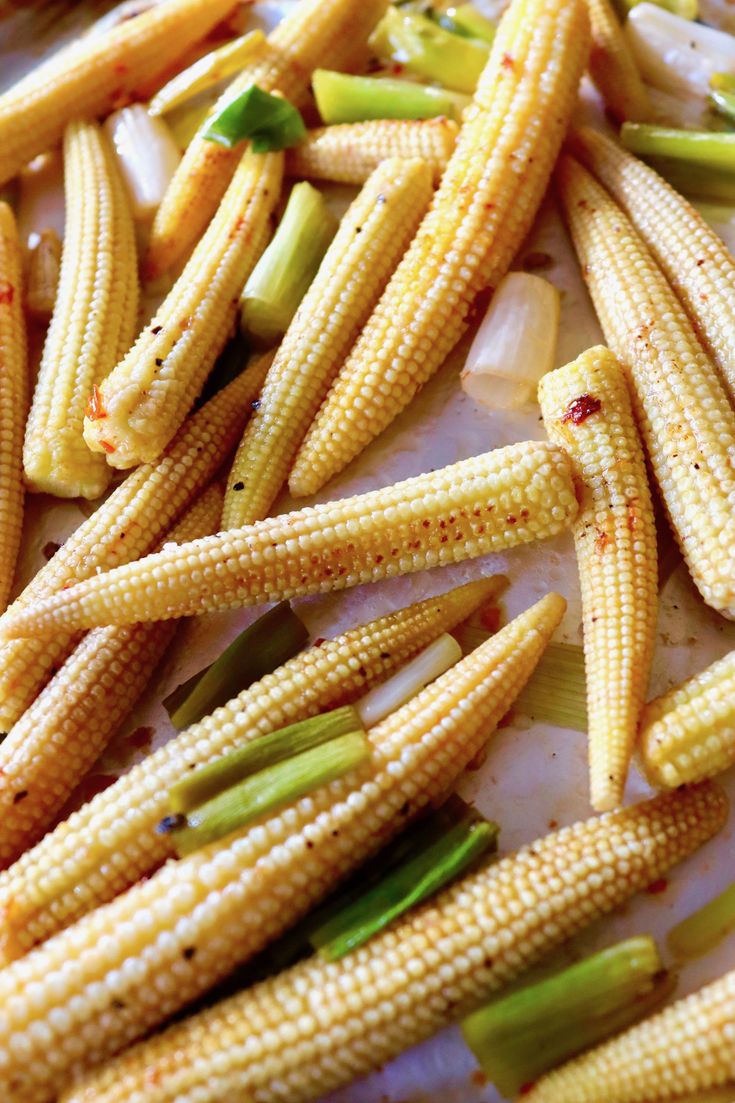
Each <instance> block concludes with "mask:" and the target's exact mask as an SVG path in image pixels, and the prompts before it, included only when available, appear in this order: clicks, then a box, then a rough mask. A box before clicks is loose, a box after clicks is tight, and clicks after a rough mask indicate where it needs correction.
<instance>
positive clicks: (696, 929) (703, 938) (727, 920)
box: [668, 885, 735, 960]
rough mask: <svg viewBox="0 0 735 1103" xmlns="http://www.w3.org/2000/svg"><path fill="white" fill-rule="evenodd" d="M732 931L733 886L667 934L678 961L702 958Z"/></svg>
mask: <svg viewBox="0 0 735 1103" xmlns="http://www.w3.org/2000/svg"><path fill="white" fill-rule="evenodd" d="M733 931H735V885H730V886H729V888H726V889H725V891H724V892H721V893H720V895H719V896H715V898H714V899H713V900H710V901H709V903H708V904H705V905H704V907H702V908H699V910H698V911H695V912H693V913H692V914H691V915H689V916H687V918H686V919H684V920H682V922H681V923H677V925H676V926H675V927H672V928H671V930H670V931H669V937H668V944H669V949H670V950H671V952H672V954H674V956H675V957H676V958H678V959H679V960H685V959H687V958H694V957H701V956H702V955H703V954H706V953H708V952H709V951H710V950H712V949H713V948H714V947H715V946H716V945H717V944H718V943H719V942H721V941H722V939H723V938H726V937H727V936H728V935H729V934H731V933H732V932H733Z"/></svg>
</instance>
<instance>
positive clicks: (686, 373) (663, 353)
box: [558, 157, 735, 617]
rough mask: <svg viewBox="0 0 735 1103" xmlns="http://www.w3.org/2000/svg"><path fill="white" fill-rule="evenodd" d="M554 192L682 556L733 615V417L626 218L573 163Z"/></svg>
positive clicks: (707, 596)
mask: <svg viewBox="0 0 735 1103" xmlns="http://www.w3.org/2000/svg"><path fill="white" fill-rule="evenodd" d="M558 182H559V190H560V194H561V198H562V201H563V204H564V206H565V208H566V215H567V219H568V221H569V224H570V227H571V230H572V236H573V237H574V242H575V245H576V248H577V253H578V255H579V258H580V263H581V264H582V268H583V272H584V274H585V279H586V280H587V284H588V287H589V290H590V294H591V295H592V299H593V301H594V304H595V308H596V310H597V314H598V316H599V318H600V321H601V323H602V328H603V330H604V331H605V336H606V338H607V341H608V343H609V345H610V347H611V348H612V350H613V352H615V353H616V355H617V356H618V357H619V358H620V360H621V362H622V364H623V366H624V367H625V369H626V371H627V372H628V373H629V374H630V379H631V382H632V387H633V397H634V404H635V407H636V416H637V420H638V424H639V427H640V430H641V434H642V436H643V440H644V442H645V445H646V450H647V452H648V455H649V458H650V460H651V466H652V468H653V471H654V474H655V476H656V480H657V482H658V484H659V488H660V490H661V494H662V497H663V501H664V504H665V506H666V510H667V512H668V515H669V519H670V521H671V524H672V527H673V529H674V532H675V533H676V536H677V539H678V541H679V544H680V546H681V550H682V554H683V556H684V559H685V560H686V563H687V566H688V567H689V570H690V572H691V575H692V578H693V580H694V582H695V584H696V586H697V588H698V589H699V592H700V593H701V594H702V597H703V598H704V600H705V601H706V602H707V604H708V605H711V606H712V607H713V608H714V609H717V610H719V612H721V613H723V614H724V615H725V616H728V617H733V616H735V472H733V460H732V457H733V456H735V414H734V413H733V411H732V409H731V407H730V404H729V402H728V400H727V396H726V394H725V391H724V390H723V388H722V385H721V384H720V382H719V380H718V378H717V374H716V372H715V370H714V368H713V365H712V364H711V363H710V361H709V359H708V357H707V355H706V354H705V352H704V349H703V348H702V346H701V345H700V343H699V341H698V339H697V336H696V334H695V332H694V330H693V329H692V326H691V324H690V322H689V319H688V318H687V316H686V314H685V313H684V311H683V309H682V308H681V306H680V305H679V303H678V301H677V299H676V296H675V295H674V292H673V291H672V290H671V288H670V287H669V285H668V283H667V282H666V280H665V278H664V276H663V274H662V273H661V271H660V270H659V269H658V267H657V266H656V263H655V261H654V260H653V258H652V257H651V256H650V254H649V252H648V250H647V249H646V247H645V245H644V244H643V242H642V241H641V239H640V238H639V237H638V235H637V234H636V232H635V230H634V229H633V227H632V226H631V224H630V222H629V221H628V219H627V218H626V216H625V215H624V214H623V212H622V211H621V210H620V208H619V207H618V206H617V205H616V203H615V202H614V201H613V200H612V199H611V198H610V197H609V195H608V194H607V193H606V192H605V191H604V189H603V188H602V187H600V185H599V184H598V183H597V182H596V181H595V180H593V178H592V177H591V176H590V175H589V173H588V172H586V170H585V169H583V168H582V167H581V165H579V164H578V163H577V162H576V161H573V160H572V159H571V158H568V157H564V158H562V161H561V167H560V170H559V173H558Z"/></svg>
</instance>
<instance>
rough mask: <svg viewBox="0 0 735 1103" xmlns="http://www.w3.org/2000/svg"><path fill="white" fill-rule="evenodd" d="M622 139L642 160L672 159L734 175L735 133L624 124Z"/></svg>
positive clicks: (647, 124)
mask: <svg viewBox="0 0 735 1103" xmlns="http://www.w3.org/2000/svg"><path fill="white" fill-rule="evenodd" d="M620 139H621V141H622V143H623V145H624V146H625V148H626V149H629V150H630V151H631V152H632V153H637V154H639V155H641V156H643V157H671V158H673V159H674V160H677V161H686V162H687V163H688V164H693V165H703V166H705V167H706V168H708V169H725V170H726V171H728V172H735V134H730V133H723V132H719V131H717V132H715V131H710V130H676V129H674V128H673V127H668V126H653V125H651V124H649V123H624V124H623V127H622V129H621V131H620Z"/></svg>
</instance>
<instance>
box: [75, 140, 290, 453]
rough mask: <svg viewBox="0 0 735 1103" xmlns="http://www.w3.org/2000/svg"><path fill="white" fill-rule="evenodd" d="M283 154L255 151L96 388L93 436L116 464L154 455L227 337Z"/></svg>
mask: <svg viewBox="0 0 735 1103" xmlns="http://www.w3.org/2000/svg"><path fill="white" fill-rule="evenodd" d="M282 177H283V154H282V153H251V152H248V153H246V154H245V155H244V156H243V158H242V160H241V162H240V166H239V168H238V170H237V172H236V173H235V175H234V177H233V179H232V183H231V184H230V187H229V189H228V191H227V194H226V195H225V197H224V199H223V200H222V202H221V204H220V207H219V210H218V211H217V214H216V216H215V218H214V219H213V220H212V223H211V225H210V226H209V228H208V230H207V232H206V233H205V235H204V237H203V238H202V239H201V241H200V242H199V244H198V245H197V247H196V249H195V250H194V252H193V254H192V256H191V258H190V260H189V262H188V264H187V265H186V267H185V268H184V271H183V272H182V273H181V275H180V277H179V279H178V280H177V281H176V283H175V284H174V287H173V288H172V290H171V291H170V292H169V294H168V295H167V296H166V299H165V300H164V302H163V303H162V304H161V306H160V307H159V309H158V310H157V312H156V314H155V317H154V318H153V320H152V322H150V323H149V324H148V325H147V326H146V327H145V329H144V330H143V332H142V333H141V334H140V336H139V337H138V340H137V341H136V342H135V344H134V345H133V347H132V349H130V351H129V352H128V354H127V355H126V356H125V357H124V359H122V360H121V361H120V363H119V364H118V365H117V367H115V368H114V369H113V371H112V372H111V374H110V375H108V376H107V378H105V379H103V380H102V382H101V383H100V385H99V387H98V388H97V389H96V390H95V392H94V395H93V400H92V401H91V402H90V405H89V408H88V411H87V417H86V418H85V421H84V439H85V440H86V442H87V444H88V445H89V447H90V448H91V449H92V450H93V451H94V452H103V453H105V455H106V456H107V462H108V463H109V464H111V465H112V466H113V467H122V468H127V467H133V466H135V465H136V464H138V463H146V462H150V461H152V460H155V459H156V458H157V457H158V456H159V455H160V454H161V452H162V451H163V449H164V448H165V447H166V445H167V444H168V442H169V441H170V440H171V438H172V436H173V435H174V433H175V432H176V430H177V429H178V428H179V426H180V425H181V423H182V421H183V420H184V418H185V417H186V415H187V413H188V412H189V409H190V407H191V405H192V404H193V402H194V400H195V399H196V397H197V395H198V394H199V392H200V391H201V389H202V385H203V384H204V381H205V380H206V378H207V376H208V375H209V372H210V370H211V368H212V365H213V364H214V361H215V359H216V358H217V356H218V355H219V353H220V352H221V351H222V348H223V347H224V344H225V342H226V340H227V336H228V334H229V331H230V328H231V326H232V322H233V319H234V314H235V308H236V306H237V295H238V294H239V292H240V290H241V288H242V285H243V283H244V282H245V280H246V279H247V277H248V275H249V273H250V271H251V269H252V267H253V265H254V264H255V262H256V260H257V259H258V257H259V256H260V254H261V253H262V251H263V249H264V248H265V245H266V242H267V240H268V235H269V233H270V216H271V214H272V212H273V210H274V208H275V206H276V203H277V202H278V198H279V195H280V191H281V180H282Z"/></svg>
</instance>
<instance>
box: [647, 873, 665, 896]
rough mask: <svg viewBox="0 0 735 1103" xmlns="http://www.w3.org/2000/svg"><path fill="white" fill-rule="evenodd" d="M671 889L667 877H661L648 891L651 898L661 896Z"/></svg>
mask: <svg viewBox="0 0 735 1103" xmlns="http://www.w3.org/2000/svg"><path fill="white" fill-rule="evenodd" d="M668 887H669V882H668V881H667V880H666V878H665V877H659V879H658V880H657V881H652V882H651V884H650V885H649V886H648V888H647V889H646V892H647V893H648V895H649V896H660V895H661V893H662V892H666V890H667V888H668Z"/></svg>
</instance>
